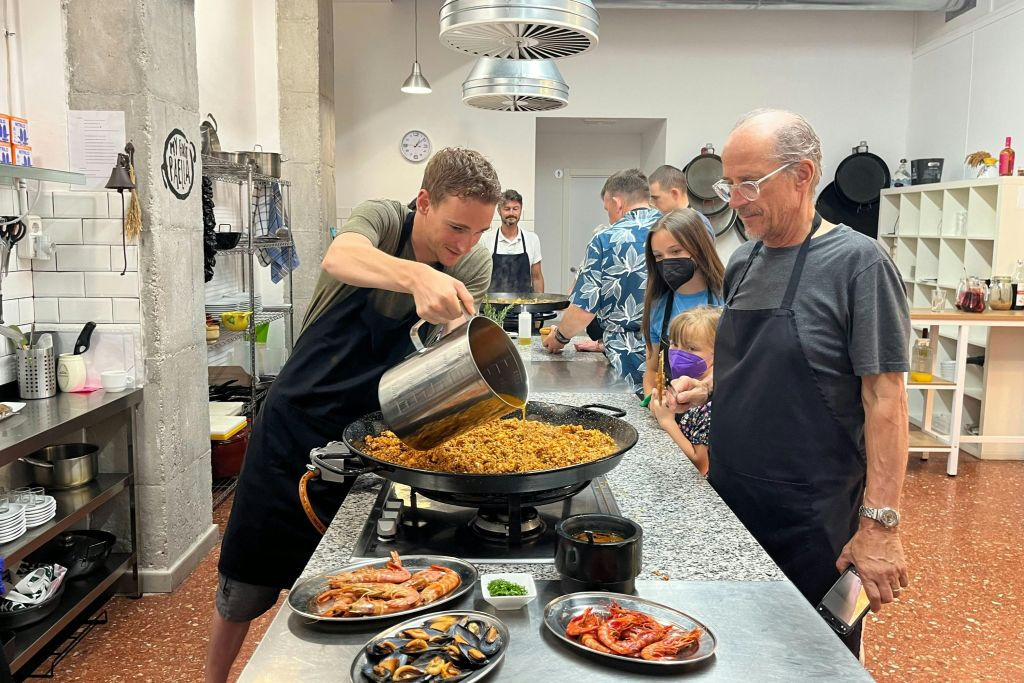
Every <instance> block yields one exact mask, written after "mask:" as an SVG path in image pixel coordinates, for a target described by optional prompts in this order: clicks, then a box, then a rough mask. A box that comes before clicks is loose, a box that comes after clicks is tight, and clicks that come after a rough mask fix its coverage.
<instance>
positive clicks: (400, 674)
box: [391, 664, 431, 683]
mask: <svg viewBox="0 0 1024 683" xmlns="http://www.w3.org/2000/svg"><path fill="white" fill-rule="evenodd" d="M430 678H431V676H430V674H428V673H427V672H426V671H424V670H423V669H421V668H419V667H418V666H412V665H411V664H406V665H404V666H400V667H398V668H397V669H395V673H393V674H391V680H392V681H406V683H419V682H420V681H429V680H430Z"/></svg>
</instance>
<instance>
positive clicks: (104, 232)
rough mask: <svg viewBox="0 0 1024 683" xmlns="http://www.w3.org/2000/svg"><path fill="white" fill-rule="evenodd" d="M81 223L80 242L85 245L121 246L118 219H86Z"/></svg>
mask: <svg viewBox="0 0 1024 683" xmlns="http://www.w3.org/2000/svg"><path fill="white" fill-rule="evenodd" d="M82 223H83V224H84V226H85V227H84V230H83V240H82V241H83V242H85V243H86V244H121V219H120V218H99V219H97V218H86V219H85V220H84V221H82ZM128 241H129V242H131V241H132V240H128Z"/></svg>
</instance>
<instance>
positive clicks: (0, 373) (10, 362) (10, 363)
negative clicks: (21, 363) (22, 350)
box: [0, 354, 18, 384]
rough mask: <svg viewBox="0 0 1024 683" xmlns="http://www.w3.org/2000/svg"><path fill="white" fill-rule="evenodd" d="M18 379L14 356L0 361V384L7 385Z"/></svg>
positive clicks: (5, 357)
mask: <svg viewBox="0 0 1024 683" xmlns="http://www.w3.org/2000/svg"><path fill="white" fill-rule="evenodd" d="M16 379H18V370H17V359H16V357H15V356H14V354H11V355H10V356H4V357H3V358H2V359H0V384H7V383H8V382H13V381H15V380H16Z"/></svg>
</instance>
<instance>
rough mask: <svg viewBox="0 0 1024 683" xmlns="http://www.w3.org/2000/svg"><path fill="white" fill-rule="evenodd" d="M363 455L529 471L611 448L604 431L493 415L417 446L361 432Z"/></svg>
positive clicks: (474, 469) (445, 468)
mask: <svg viewBox="0 0 1024 683" xmlns="http://www.w3.org/2000/svg"><path fill="white" fill-rule="evenodd" d="M365 450H366V453H367V455H370V456H371V457H374V458H377V459H378V460H385V461H387V462H392V463H395V464H396V465H402V466H403V467H411V468H415V469H423V470H434V471H438V472H453V473H459V474H501V473H509V472H534V471H537V470H549V469H556V468H559V467H569V466H570V465H579V464H581V463H585V462H590V461H592V460H598V459H600V458H603V457H605V456H607V455H611V454H612V453H614V452H615V451H616V450H617V446H616V444H615V440H614V439H612V438H611V437H610V436H608V435H607V434H605V433H604V432H601V431H598V430H596V429H586V428H584V427H581V426H579V425H552V424H547V423H544V422H538V421H535V420H520V419H506V420H494V421H493V422H488V423H487V424H485V425H481V426H480V427H476V428H475V429H471V430H469V431H468V432H466V433H465V434H462V435H460V436H457V437H455V438H454V439H451V440H450V441H447V442H445V443H443V444H441V445H440V446H437V447H435V448H431V449H430V450H427V451H417V450H413V449H411V448H409V447H408V446H406V445H405V444H404V443H402V441H401V440H400V439H399V438H398V437H397V436H395V434H394V433H393V432H390V431H386V432H382V433H381V435H380V436H376V437H374V436H369V437H367V438H366V445H365Z"/></svg>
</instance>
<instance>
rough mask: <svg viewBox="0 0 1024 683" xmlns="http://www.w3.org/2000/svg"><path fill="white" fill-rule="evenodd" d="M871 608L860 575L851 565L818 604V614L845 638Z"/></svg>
mask: <svg viewBox="0 0 1024 683" xmlns="http://www.w3.org/2000/svg"><path fill="white" fill-rule="evenodd" d="M870 606H871V605H870V603H869V602H868V596H867V593H865V592H864V586H863V585H862V584H861V581H860V575H859V574H857V570H856V569H855V568H854V567H853V565H850V566H849V567H847V568H846V571H844V572H843V573H842V575H841V576H840V577H839V580H838V581H836V582H835V584H834V585H833V586H832V587H831V588H830V589H829V590H828V593H825V597H823V598H822V599H821V602H820V603H818V614H820V615H821V616H822V617H823V618H824V619H825V621H827V622H828V625H829V626H831V627H832V629H833V630H834V631H835V632H836V633H838V634H839V635H841V636H845V635H847V634H848V633H850V632H851V631H853V629H855V628H856V627H857V623H858V622H859V621H860V620H861V619H863V618H864V615H865V614H867V613H868V609H869V608H870Z"/></svg>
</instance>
